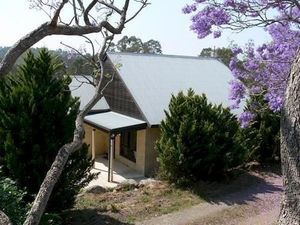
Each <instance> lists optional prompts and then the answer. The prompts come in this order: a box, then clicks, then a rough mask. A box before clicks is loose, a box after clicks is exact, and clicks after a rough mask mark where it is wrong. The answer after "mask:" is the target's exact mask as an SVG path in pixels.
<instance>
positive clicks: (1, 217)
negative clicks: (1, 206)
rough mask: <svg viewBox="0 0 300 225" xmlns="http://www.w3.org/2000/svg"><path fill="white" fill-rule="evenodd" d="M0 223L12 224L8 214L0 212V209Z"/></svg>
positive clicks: (3, 224) (4, 224)
mask: <svg viewBox="0 0 300 225" xmlns="http://www.w3.org/2000/svg"><path fill="white" fill-rule="evenodd" d="M0 224H1V225H12V224H11V222H10V220H9V218H8V216H7V215H5V213H4V212H2V211H1V210H0Z"/></svg>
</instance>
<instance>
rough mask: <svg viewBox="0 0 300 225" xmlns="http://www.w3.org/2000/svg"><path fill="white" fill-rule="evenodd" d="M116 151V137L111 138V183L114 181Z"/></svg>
mask: <svg viewBox="0 0 300 225" xmlns="http://www.w3.org/2000/svg"><path fill="white" fill-rule="evenodd" d="M114 151H115V135H114V134H112V135H111V136H110V159H111V163H110V166H111V170H110V181H111V182H113V179H114Z"/></svg>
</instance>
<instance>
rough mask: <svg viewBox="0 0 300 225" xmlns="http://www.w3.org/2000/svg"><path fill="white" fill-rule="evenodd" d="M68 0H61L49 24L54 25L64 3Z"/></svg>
mask: <svg viewBox="0 0 300 225" xmlns="http://www.w3.org/2000/svg"><path fill="white" fill-rule="evenodd" d="M68 1H69V0H63V1H62V3H61V4H60V6H59V7H58V9H57V10H56V12H55V13H54V16H53V18H52V21H51V22H50V25H51V26H55V25H56V24H57V22H58V18H59V15H60V12H61V10H62V9H63V7H64V6H65V4H67V3H68Z"/></svg>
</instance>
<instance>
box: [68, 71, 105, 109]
mask: <svg viewBox="0 0 300 225" xmlns="http://www.w3.org/2000/svg"><path fill="white" fill-rule="evenodd" d="M86 81H87V80H86V79H85V78H84V76H83V75H75V76H72V82H71V83H70V84H69V87H70V90H71V93H72V96H73V97H79V99H80V107H79V109H80V110H82V109H83V107H84V106H85V105H86V104H87V103H88V102H89V101H90V100H91V98H92V97H93V95H94V93H95V87H94V86H92V85H90V84H87V83H84V82H86ZM107 110H109V106H108V104H107V102H106V100H105V98H104V97H103V98H102V99H101V100H100V101H99V102H97V103H96V104H95V106H94V107H93V108H92V110H91V112H97V111H107Z"/></svg>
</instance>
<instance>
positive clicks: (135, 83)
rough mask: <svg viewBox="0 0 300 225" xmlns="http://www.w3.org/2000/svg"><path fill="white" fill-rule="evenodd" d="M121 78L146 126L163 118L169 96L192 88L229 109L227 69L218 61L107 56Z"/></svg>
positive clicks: (175, 57)
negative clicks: (145, 121) (146, 123)
mask: <svg viewBox="0 0 300 225" xmlns="http://www.w3.org/2000/svg"><path fill="white" fill-rule="evenodd" d="M107 55H108V58H109V59H110V61H111V62H112V63H113V64H114V65H115V67H116V69H117V70H118V73H119V74H120V77H121V79H122V80H123V82H124V84H125V85H126V87H127V88H128V90H129V92H130V93H131V95H132V97H133V99H134V100H135V102H136V104H137V105H138V107H139V109H140V111H141V113H142V114H143V115H144V117H145V119H146V120H147V122H148V124H149V125H150V126H151V125H158V124H160V122H161V121H162V120H163V119H164V118H165V114H164V110H165V109H167V108H168V104H169V101H170V99H171V95H172V94H175V95H176V94H177V93H178V92H179V91H186V90H187V89H189V88H192V89H193V90H194V91H195V92H196V93H197V94H202V93H205V94H206V96H207V98H208V99H209V101H211V102H212V103H216V104H220V103H222V104H223V106H225V107H227V106H229V100H228V96H229V85H228V82H229V81H230V80H231V79H232V74H231V72H230V70H229V69H228V68H227V67H226V66H225V65H224V64H223V63H221V62H220V61H218V60H217V59H212V58H201V57H186V56H170V55H150V54H135V53H108V54H107Z"/></svg>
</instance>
